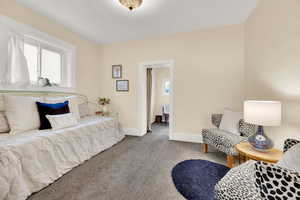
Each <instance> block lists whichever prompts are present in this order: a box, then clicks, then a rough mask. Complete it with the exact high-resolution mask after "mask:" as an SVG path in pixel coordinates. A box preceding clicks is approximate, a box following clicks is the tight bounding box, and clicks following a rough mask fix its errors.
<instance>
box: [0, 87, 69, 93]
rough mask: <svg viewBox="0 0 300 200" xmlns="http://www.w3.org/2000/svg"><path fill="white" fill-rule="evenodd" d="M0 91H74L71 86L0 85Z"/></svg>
mask: <svg viewBox="0 0 300 200" xmlns="http://www.w3.org/2000/svg"><path fill="white" fill-rule="evenodd" d="M0 91H24V92H31V91H32V92H67V93H68V92H71V93H72V92H75V88H73V87H38V86H28V87H15V86H5V87H4V86H0Z"/></svg>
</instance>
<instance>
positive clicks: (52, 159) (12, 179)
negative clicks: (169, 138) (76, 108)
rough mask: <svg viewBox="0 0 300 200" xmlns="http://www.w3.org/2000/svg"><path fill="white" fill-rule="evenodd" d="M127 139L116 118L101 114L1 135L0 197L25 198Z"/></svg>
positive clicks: (12, 199) (0, 198)
mask: <svg viewBox="0 0 300 200" xmlns="http://www.w3.org/2000/svg"><path fill="white" fill-rule="evenodd" d="M123 138H124V134H123V133H122V131H120V130H119V127H118V123H117V121H116V120H114V119H112V118H99V117H92V118H91V117H90V118H87V119H83V120H81V121H80V123H79V124H78V125H77V126H75V127H71V128H66V129H62V130H57V131H52V130H49V131H31V132H27V133H23V134H19V135H15V136H10V137H7V136H6V137H2V138H0V200H25V199H26V198H27V197H28V196H29V195H30V194H32V193H33V192H37V191H39V190H41V189H42V188H44V187H46V186H48V185H49V184H50V183H53V182H54V181H55V180H57V179H58V178H59V177H61V176H62V175H64V174H65V173H66V172H68V171H70V170H71V169H72V168H74V167H76V166H78V165H79V164H81V163H83V162H84V161H86V160H88V159H90V158H91V157H92V156H94V155H96V154H98V153H100V152H101V151H104V150H105V149H108V148H109V147H111V146H112V145H114V144H116V143H118V142H119V141H121V140H122V139H123Z"/></svg>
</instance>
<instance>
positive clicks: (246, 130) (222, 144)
mask: <svg viewBox="0 0 300 200" xmlns="http://www.w3.org/2000/svg"><path fill="white" fill-rule="evenodd" d="M222 117H223V115H222V114H212V116H211V121H212V124H213V125H214V126H215V127H216V128H212V129H203V130H202V137H203V143H204V152H205V153H207V151H208V145H211V146H213V147H215V148H216V149H217V150H219V151H221V152H223V153H226V154H227V166H228V167H229V168H231V167H232V166H233V162H234V156H238V152H237V151H236V149H235V145H236V144H238V143H240V142H242V141H247V140H248V137H249V136H251V135H253V134H254V133H255V125H252V124H248V123H246V122H244V120H240V122H239V130H240V133H241V135H240V136H239V135H236V134H233V133H230V132H227V131H223V130H221V129H219V126H220V123H221V120H222Z"/></svg>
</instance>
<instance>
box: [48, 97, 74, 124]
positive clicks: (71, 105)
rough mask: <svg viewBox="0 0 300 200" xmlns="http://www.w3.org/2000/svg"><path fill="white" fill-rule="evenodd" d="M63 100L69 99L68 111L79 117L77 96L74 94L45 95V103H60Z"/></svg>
mask: <svg viewBox="0 0 300 200" xmlns="http://www.w3.org/2000/svg"><path fill="white" fill-rule="evenodd" d="M65 101H69V108H70V113H73V114H74V116H75V117H76V119H80V114H79V108H78V98H77V97H76V96H63V97H59V96H57V97H45V103H61V102H65Z"/></svg>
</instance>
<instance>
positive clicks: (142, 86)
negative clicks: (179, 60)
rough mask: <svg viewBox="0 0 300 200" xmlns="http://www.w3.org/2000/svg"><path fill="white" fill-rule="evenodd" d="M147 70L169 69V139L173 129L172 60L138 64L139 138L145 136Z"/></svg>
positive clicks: (173, 62)
mask: <svg viewBox="0 0 300 200" xmlns="http://www.w3.org/2000/svg"><path fill="white" fill-rule="evenodd" d="M147 68H169V70H170V84H171V87H170V89H171V91H170V102H169V105H170V116H169V138H170V136H171V135H172V132H173V129H174V68H175V61H174V60H161V61H148V62H143V63H140V64H139V72H138V79H137V80H138V83H137V111H138V114H137V117H138V119H137V121H138V125H139V133H140V136H143V135H145V134H147Z"/></svg>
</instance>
